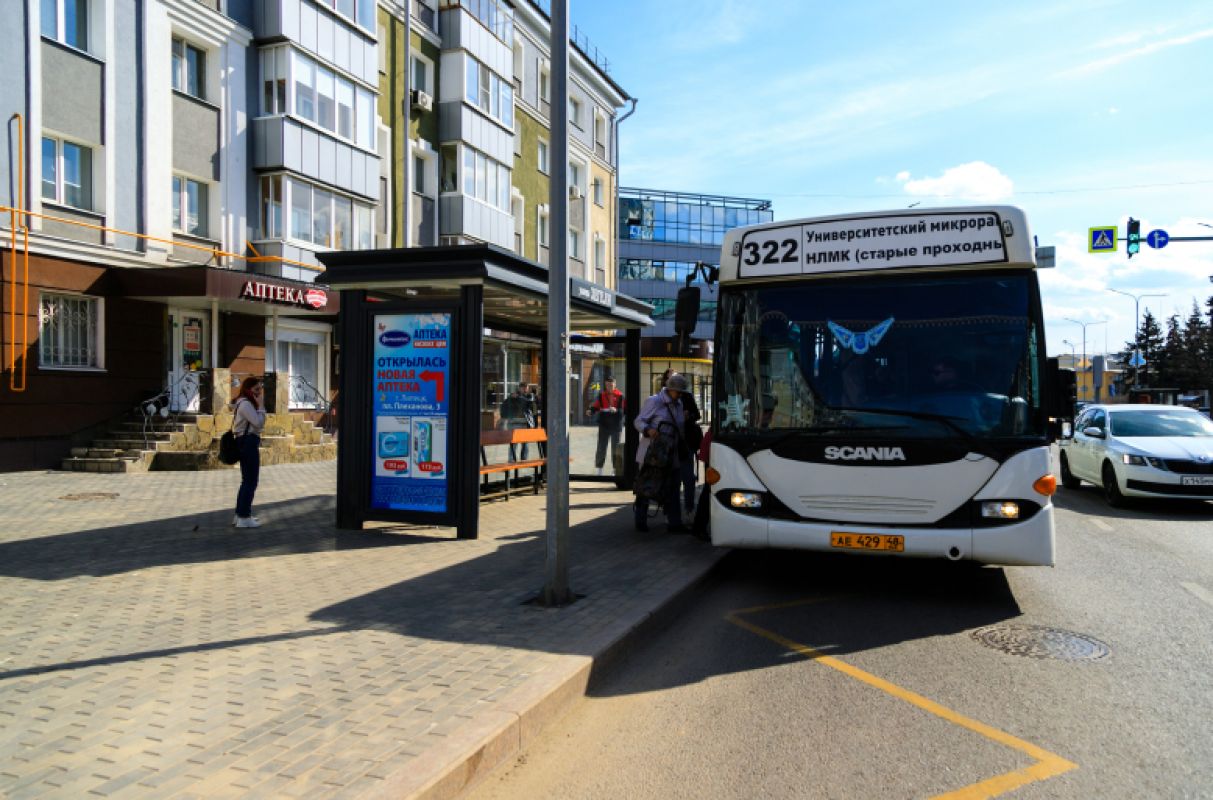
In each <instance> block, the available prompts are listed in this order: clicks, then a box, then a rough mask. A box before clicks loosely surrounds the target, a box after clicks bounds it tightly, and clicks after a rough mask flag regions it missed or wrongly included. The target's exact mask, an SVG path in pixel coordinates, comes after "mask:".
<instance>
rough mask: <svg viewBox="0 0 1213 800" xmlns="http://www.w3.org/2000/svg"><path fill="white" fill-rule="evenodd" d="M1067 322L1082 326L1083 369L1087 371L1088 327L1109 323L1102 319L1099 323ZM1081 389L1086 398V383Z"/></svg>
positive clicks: (1069, 319)
mask: <svg viewBox="0 0 1213 800" xmlns="http://www.w3.org/2000/svg"><path fill="white" fill-rule="evenodd" d="M1066 321H1067V322H1073V323H1074V324H1075V325H1081V326H1082V365H1083V366H1082V369H1083V370H1084V371H1085V370H1086V369H1088V367H1087V366H1086V363H1087V326H1088V325H1105V324H1107V322H1108V321H1107V320H1106V319H1101V320H1099V321H1098V322H1082V321H1081V320H1077V319H1071V318H1070V317H1066ZM1091 383H1092V384H1094V381H1092V382H1091ZM1081 389H1082V393H1083V396H1084V397H1085V396H1086V394H1087V387H1086V384H1085V383H1084V384H1083V386H1082V387H1081Z"/></svg>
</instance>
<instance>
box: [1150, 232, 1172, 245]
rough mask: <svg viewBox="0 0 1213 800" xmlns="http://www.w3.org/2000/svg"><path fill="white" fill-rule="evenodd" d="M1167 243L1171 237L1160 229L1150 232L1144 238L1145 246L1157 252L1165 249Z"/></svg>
mask: <svg viewBox="0 0 1213 800" xmlns="http://www.w3.org/2000/svg"><path fill="white" fill-rule="evenodd" d="M1169 241H1171V235H1170V234H1169V233H1167V232H1166V231H1164V230H1161V229H1159V230H1153V231H1150V235H1149V236H1147V237H1146V244H1148V245H1150V247H1156V248H1158V249H1159V250H1161V249H1163V248H1164V247H1166V246H1167V242H1169Z"/></svg>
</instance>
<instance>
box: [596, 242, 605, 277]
mask: <svg viewBox="0 0 1213 800" xmlns="http://www.w3.org/2000/svg"><path fill="white" fill-rule="evenodd" d="M594 271H595V272H601V273H605V271H606V240H605V239H603V238H602V237H601V236H599V235H597V234H595V235H594Z"/></svg>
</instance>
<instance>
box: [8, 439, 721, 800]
mask: <svg viewBox="0 0 1213 800" xmlns="http://www.w3.org/2000/svg"><path fill="white" fill-rule="evenodd" d="M335 482H336V478H335V465H334V464H333V462H320V463H312V464H289V465H280V466H273V467H267V468H265V469H263V470H262V478H261V487H260V488H259V490H258V493H257V503H256V510H257V513H258V515H259V516H260V517H261V519H262V521H263V522H264V523H265V527H263V528H260V529H257V530H241V531H236V530H235V529H233V528H231V527H229V523H230V521H231V516H232V512H231V508H232V505H233V501H234V498H235V494H236V488H237V486H238V484H239V475H238V474H237V473H236V472H235V471H234V470H224V471H212V472H193V473H185V472H179V473H147V474H142V475H139V474H136V475H94V474H87V473H41V472H26V473H9V474H0V519H2V520H3V523H0V609H3V611H2V612H0V796H2V797H7V798H13V799H14V800H16V799H17V798H26V797H63V798H80V797H87V796H101V797H155V798H162V797H183V798H185V797H199V798H203V797H205V798H216V797H334V798H338V797H357V798H362V797H418V796H424V797H440V796H451V795H453V794H455V793H457V792H458V790H459V789H461V788H462V786H463V784H464V783H465V782H466V781H467V780H469V779H470V778H473V777H475V773H476V768H479V769H484V768H486V767H487V766H490V765H491V764H492V763H495V761H496V760H497V759H499V758H502V757H507V758H508V757H509V754H510V753H511V752H512V751H513V750H514V749H516V747H517V746H518V745H519V744H520V743H521V742H522V741H525V740H526V739H527V737H529V736H531V735H533V734H534V732H535V730H536V729H537V727H538V726H539V725H541V724H542V723H543V721H544V718H545V715H547V714H552V713H559V711H561V710H562V709H563V708H564V707H565V706H566V705H567V703H566V702H565V701H567V700H569V698H572V697H575V696H577V695H578V694H579V692H580V691H581V689H582V688H584V680H585V676H586V675H587V674H588V669H587V668H588V665H589V664H591V662H592V657H593V656H595V655H597V654H600V653H602V652H603V651H604V650H605V649H606V648H609V647H610V646H612V644H613V643H616V642H618V641H620V640H621V639H622V638H624V637H626V634H627V632H628V631H629V630H632V629H634V628H635V627H636V626H637V625H638V624H640V623H641V622H643V620H644V619H645V618H646V617H647V616H648V615H650V614H651V613H652V612H653V611H654V610H656V609H657V608H659V607H660V606H661V605H662V604H663V603H666V602H668V600H669V599H670V598H671V597H673V596H675V595H676V594H677V593H678V592H679V591H681V590H683V589H684V588H685V587H687V586H688V585H691V584H693V583H694V582H695V581H696V580H698V579H699V578H700V577H702V576H703V575H704V574H706V572H707V570H708V569H710V567H711V566H712V564H714V563H715V562H716V560H718V559H719V558H720V555H721V554H720V552H719V551H717V550H714V549H713V548H711V547H710V546H708V545H706V544H704V543H702V542H699V541H697V540H694V539H692V538H690V537H686V536H669V535H666V534H663V533H652V534H637V533H634V532H632V530H631V526H630V524H629V522H630V519H629V513H630V510H629V509H627V503H628V502H629V498H630V495H628V494H627V493H623V492H618V491H616V490H614V488H613V487H611V488H606V487H605V486H604V485H600V484H589V483H582V484H574V487H573V490H572V492H571V500H570V503H571V512H570V526H571V537H570V538H571V546H570V550H571V561H570V563H571V579H570V583H571V585H572V587H573V589H574V590H575V591H576V592H578V593H581V594H584V595H586V596H585V598H584V599H582V600H580V601H579V602H577V603H575V604H574V605H572V606H570V607H568V608H565V609H544V608H539V607H536V606H534V605H527V604H525V601H526V600H527V599H528V598H530V597H532V596H533V595H534V594H535V593H536V592H537V590H538V589H539V588H540V586H541V585H542V581H543V574H544V538H545V537H544V534H543V528H544V524H545V498H544V497H543V496H542V495H541V496H537V497H536V496H525V495H524V496H520V497H517V498H514V499H511V500H510V501H509V502H495V503H488V504H485V505H484V506H483V507H482V510H481V538H480V539H479V540H476V541H458V540H456V539H455V538H454V533H453V531H451V530H447V529H418V528H414V527H409V526H389V525H383V526H378V527H376V528H375V529H373V530H368V531H365V532H361V533H351V532H342V533H340V534H338V533H337V531H336V530H335V529H334V527H333V509H334V499H333V494H334V491H335ZM661 527H662V526H660V525H655V526H654V530H658V529H660V528H661Z"/></svg>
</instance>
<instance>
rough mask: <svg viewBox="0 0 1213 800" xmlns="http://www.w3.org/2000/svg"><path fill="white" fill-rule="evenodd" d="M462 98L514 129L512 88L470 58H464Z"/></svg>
mask: <svg viewBox="0 0 1213 800" xmlns="http://www.w3.org/2000/svg"><path fill="white" fill-rule="evenodd" d="M464 69H465V70H466V75H465V76H464V78H465V81H464V82H465V84H466V85H465V90H466V91H465V92H464V98H465V99H466V100H467V101H468V102H469V103H471V104H472V105H474V106H476V107H477V108H479V109H480V110H481V111H483V112H484V113H486V114H488V115H489V116H491V117H493V118H494V119H496V120H499V121H500V122H501V124H502V125H504V126H506V127H507V128H513V127H514V86H513V84H511V83H510V82H509V81H505V80H502V79H501V78H500V77H498V75H497V73H495V72H493V71H492V70H490V69H489V68H488V67H486V66H485V65H484V64H481V63H480V62H479V61H477V60H476V59H474V58H472V57H471V56H465V58H464Z"/></svg>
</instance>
